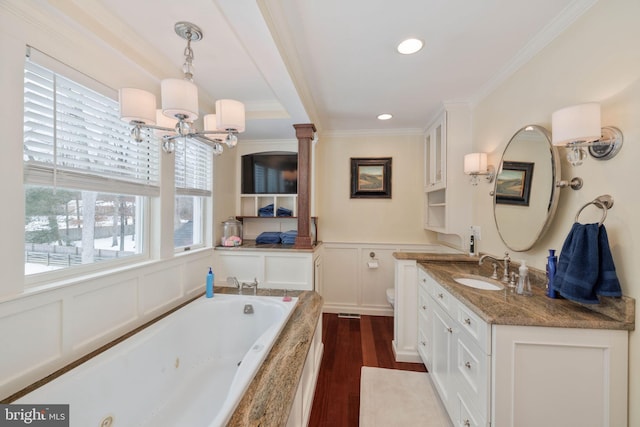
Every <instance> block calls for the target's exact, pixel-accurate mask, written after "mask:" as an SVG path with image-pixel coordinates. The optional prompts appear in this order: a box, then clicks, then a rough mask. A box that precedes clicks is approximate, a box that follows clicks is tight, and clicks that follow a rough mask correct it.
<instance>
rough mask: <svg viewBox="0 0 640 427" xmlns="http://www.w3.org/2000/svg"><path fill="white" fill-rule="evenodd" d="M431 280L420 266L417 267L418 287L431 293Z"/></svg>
mask: <svg viewBox="0 0 640 427" xmlns="http://www.w3.org/2000/svg"><path fill="white" fill-rule="evenodd" d="M432 280H433V279H431V278H430V277H429V275H428V274H427V273H426V272H425V271H424V268H423V267H422V266H419V267H418V285H420V286H422V287H423V288H424V290H425V291H427V293H431V283H432Z"/></svg>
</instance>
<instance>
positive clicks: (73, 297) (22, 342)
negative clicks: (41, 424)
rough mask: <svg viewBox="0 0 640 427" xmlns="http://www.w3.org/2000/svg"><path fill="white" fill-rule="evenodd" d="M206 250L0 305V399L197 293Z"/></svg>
mask: <svg viewBox="0 0 640 427" xmlns="http://www.w3.org/2000/svg"><path fill="white" fill-rule="evenodd" d="M212 253H213V250H211V249H207V250H202V251H194V252H192V253H189V254H184V255H180V256H176V257H175V258H172V259H170V260H162V261H153V262H148V263H144V264H143V265H140V266H136V267H131V268H126V269H120V270H118V271H114V272H110V273H109V274H105V275H100V276H94V277H91V278H85V279H83V280H78V281H74V282H73V283H68V284H67V283H65V284H64V285H62V286H58V287H55V288H51V289H43V288H41V289H39V290H36V289H33V290H30V291H27V292H25V293H24V294H22V295H20V296H18V297H16V298H13V299H8V300H6V301H3V302H0V336H1V337H2V341H3V345H2V351H1V352H0V399H3V398H6V397H8V396H10V395H11V394H13V393H15V392H17V391H19V390H21V389H22V388H24V387H26V386H28V385H30V384H32V383H33V382H35V381H37V380H39V379H41V378H44V377H45V376H47V375H49V374H50V373H52V372H54V371H56V370H57V369H59V368H62V367H63V366H65V365H67V364H69V363H70V362H73V361H74V360H77V359H78V358H80V357H82V356H84V355H85V354H87V353H89V352H91V351H93V350H95V349H97V348H99V347H100V346H102V345H104V344H106V343H108V342H110V341H112V340H114V339H115V338H118V337H120V336H122V335H123V334H125V333H127V332H129V331H131V330H133V329H135V328H136V327H138V326H140V325H142V324H144V323H145V322H148V321H149V320H151V319H153V318H155V317H157V316H158V315H160V314H162V313H164V312H166V311H168V310H169V309H171V308H173V307H175V306H177V305H178V304H180V303H181V302H184V301H186V300H188V299H189V298H191V297H193V296H195V295H196V294H197V293H198V292H201V291H204V282H205V277H206V273H207V271H208V267H209V266H210V265H211V262H212V258H213V257H212Z"/></svg>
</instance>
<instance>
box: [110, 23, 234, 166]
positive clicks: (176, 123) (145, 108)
mask: <svg viewBox="0 0 640 427" xmlns="http://www.w3.org/2000/svg"><path fill="white" fill-rule="evenodd" d="M174 28H175V31H176V34H178V35H179V36H180V37H182V38H183V39H185V40H186V41H187V47H186V48H185V49H184V57H185V60H184V64H183V65H182V72H183V73H184V78H183V79H175V78H169V79H164V80H162V82H160V91H161V94H162V110H156V97H155V95H154V94H152V93H150V92H147V91H144V90H141V89H135V88H122V89H120V91H119V99H120V118H121V119H122V120H124V121H126V122H128V123H129V124H131V126H133V127H132V129H131V136H132V137H133V138H134V139H135V140H136V141H137V142H141V141H142V139H143V136H142V130H143V129H152V130H153V132H154V134H155V135H156V136H157V137H159V138H162V149H163V150H164V151H165V152H167V153H172V152H173V150H174V149H175V143H174V140H175V139H176V138H185V139H186V138H191V139H195V140H198V141H200V142H204V143H205V144H207V145H209V146H211V147H212V148H213V154H214V155H219V154H221V153H222V152H223V147H222V144H221V143H225V144H226V145H227V147H229V148H233V147H235V146H236V144H237V143H238V137H237V136H236V135H237V134H238V133H240V132H244V130H245V111H244V104H243V103H241V102H239V101H235V100H233V99H219V100H217V101H216V114H207V115H205V116H204V119H203V122H204V130H202V131H198V130H197V129H196V128H195V127H194V126H193V122H194V121H195V120H197V119H198V88H197V87H196V85H195V84H194V83H193V58H194V56H193V50H192V49H191V42H192V41H194V42H195V41H198V40H201V39H202V30H201V29H200V28H199V27H198V26H197V25H194V24H192V23H190V22H178V23H176V24H175V27H174Z"/></svg>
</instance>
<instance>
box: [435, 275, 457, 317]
mask: <svg viewBox="0 0 640 427" xmlns="http://www.w3.org/2000/svg"><path fill="white" fill-rule="evenodd" d="M428 279H429V281H431V296H432V298H433V300H434V301H435V302H436V303H438V305H439V306H440V307H442V308H443V309H444V310H445V311H446V312H448V313H451V304H452V303H453V301H455V300H454V299H453V297H452V296H451V294H449V292H447V291H446V290H444V288H443V287H442V286H440V285H438V284H437V283H436V282H435V281H433V279H431V278H428Z"/></svg>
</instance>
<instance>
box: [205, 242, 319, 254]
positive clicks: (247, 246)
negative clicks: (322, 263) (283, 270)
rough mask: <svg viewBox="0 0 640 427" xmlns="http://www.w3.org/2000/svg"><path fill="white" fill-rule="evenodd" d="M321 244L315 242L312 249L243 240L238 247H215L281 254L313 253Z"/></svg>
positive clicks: (220, 249) (219, 249) (223, 249)
mask: <svg viewBox="0 0 640 427" xmlns="http://www.w3.org/2000/svg"><path fill="white" fill-rule="evenodd" d="M321 244H322V242H317V243H316V244H315V245H313V247H312V248H296V247H295V246H294V245H283V244H281V243H261V244H258V243H256V241H255V240H243V241H242V245H240V246H216V247H215V250H217V251H247V250H276V251H283V252H287V251H289V252H314V251H315V250H316V249H318V247H319V246H320V245H321Z"/></svg>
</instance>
